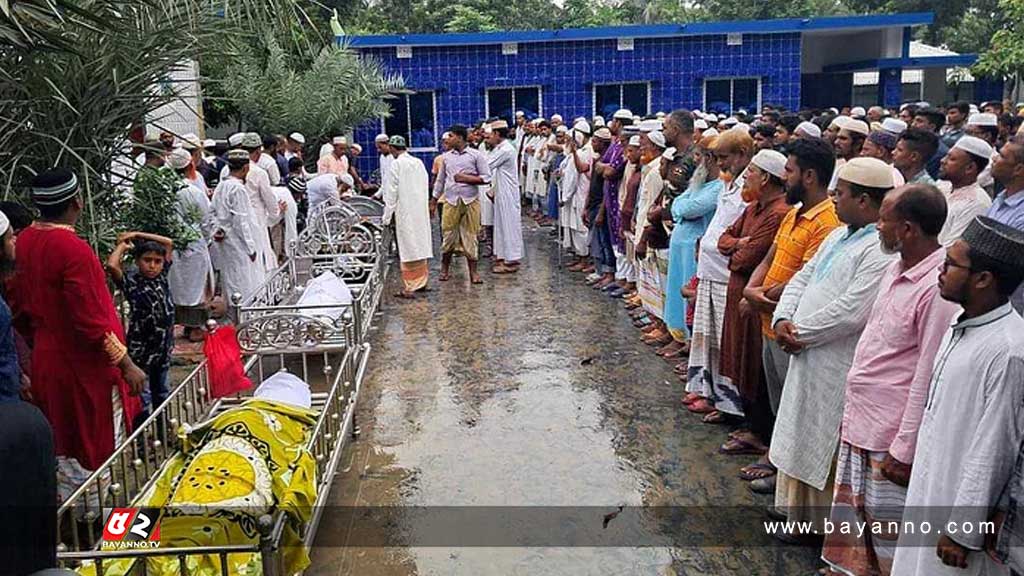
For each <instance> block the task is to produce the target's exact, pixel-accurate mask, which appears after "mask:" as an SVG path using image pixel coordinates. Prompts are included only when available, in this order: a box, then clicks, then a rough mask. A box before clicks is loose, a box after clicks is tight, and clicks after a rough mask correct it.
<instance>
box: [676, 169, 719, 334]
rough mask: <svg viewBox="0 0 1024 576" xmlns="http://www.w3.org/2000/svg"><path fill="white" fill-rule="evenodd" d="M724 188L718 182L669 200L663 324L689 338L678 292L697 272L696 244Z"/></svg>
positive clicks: (684, 309)
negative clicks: (671, 227) (670, 225)
mask: <svg viewBox="0 0 1024 576" xmlns="http://www.w3.org/2000/svg"><path fill="white" fill-rule="evenodd" d="M724 189H725V185H724V184H723V183H722V181H721V180H720V179H716V180H712V181H710V182H705V183H704V185H703V186H701V187H700V188H697V189H696V190H694V189H692V188H691V189H688V190H687V191H686V192H683V193H682V194H680V195H679V196H677V197H676V199H675V200H673V201H672V220H673V221H674V222H675V228H673V229H672V239H671V241H670V242H669V247H668V250H669V257H668V286H666V287H665V323H666V324H668V327H669V329H670V330H672V331H678V332H682V333H684V334H686V335H687V336H689V331H688V330H687V329H686V299H685V298H683V296H682V294H680V293H679V290H680V289H681V288H682V287H683V286H684V285H686V283H687V282H689V281H690V278H692V277H693V275H694V274H696V273H697V241H698V240H700V237H701V236H703V235H704V231H705V230H707V227H708V224H709V223H710V222H711V218H712V217H713V216H714V215H715V206H716V204H717V202H718V195H719V194H721V193H722V190H724Z"/></svg>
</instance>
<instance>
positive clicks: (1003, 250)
mask: <svg viewBox="0 0 1024 576" xmlns="http://www.w3.org/2000/svg"><path fill="white" fill-rule="evenodd" d="M961 239H962V240H963V241H964V242H967V245H968V246H970V247H971V250H975V251H977V252H980V253H982V254H984V255H985V256H988V257H989V258H991V259H993V260H995V261H996V262H1001V263H1003V264H1006V265H1008V266H1013V267H1015V268H1021V267H1024V231H1021V230H1018V229H1016V228H1014V227H1013V226H1008V225H1006V224H1003V223H1002V222H998V221H996V220H993V219H992V218H989V217H988V216H980V215H979V216H975V217H974V220H971V223H970V224H968V225H967V229H966V230H964V233H963V236H961Z"/></svg>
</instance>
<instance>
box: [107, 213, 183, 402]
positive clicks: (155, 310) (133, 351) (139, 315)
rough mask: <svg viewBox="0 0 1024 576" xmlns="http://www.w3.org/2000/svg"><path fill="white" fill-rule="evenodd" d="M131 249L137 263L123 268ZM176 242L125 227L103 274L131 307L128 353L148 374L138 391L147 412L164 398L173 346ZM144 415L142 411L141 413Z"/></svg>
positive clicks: (165, 397) (165, 396) (166, 390)
mask: <svg viewBox="0 0 1024 576" xmlns="http://www.w3.org/2000/svg"><path fill="white" fill-rule="evenodd" d="M129 250H131V251H132V255H133V256H134V257H135V268H133V269H131V270H129V271H128V272H127V273H126V272H125V270H124V269H123V268H122V267H121V265H122V264H121V263H122V260H124V255H125V253H126V252H128V251H129ZM173 251H174V243H173V242H172V241H171V240H170V239H169V238H164V237H163V236H158V235H156V234H146V233H143V232H128V233H126V234H122V235H120V236H119V237H118V239H117V248H115V249H114V251H113V252H112V253H111V254H110V257H109V258H107V273H109V274H110V277H111V278H113V280H114V282H115V283H116V284H117V285H118V286H119V287H120V288H121V290H122V291H123V292H124V295H125V298H126V299H127V300H128V304H129V306H130V307H131V312H130V317H129V319H128V338H127V339H128V355H129V356H130V357H131V359H132V360H133V361H134V362H135V363H136V364H138V366H139V368H141V369H142V370H143V371H144V372H145V373H146V376H147V377H148V381H149V386H148V389H147V390H144V391H143V392H142V401H143V404H144V405H145V415H146V416H148V415H149V414H152V413H153V411H154V410H156V409H157V408H158V407H160V405H161V404H163V402H164V400H166V399H167V394H168V388H167V371H168V368H169V367H170V364H171V348H172V347H173V345H174V302H173V301H172V300H171V288H170V285H169V284H168V282H167V271H168V269H169V268H170V266H171V255H172V253H173ZM144 417H145V416H144Z"/></svg>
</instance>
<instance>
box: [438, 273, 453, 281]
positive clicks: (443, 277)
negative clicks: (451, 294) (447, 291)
mask: <svg viewBox="0 0 1024 576" xmlns="http://www.w3.org/2000/svg"><path fill="white" fill-rule="evenodd" d="M449 278H451V276H450V275H448V274H441V275H440V276H438V277H437V279H438V281H440V282H447V281H448V279H449Z"/></svg>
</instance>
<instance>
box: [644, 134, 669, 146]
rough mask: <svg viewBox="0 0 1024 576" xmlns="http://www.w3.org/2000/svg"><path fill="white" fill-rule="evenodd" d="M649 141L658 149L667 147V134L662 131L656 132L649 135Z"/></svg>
mask: <svg viewBox="0 0 1024 576" xmlns="http://www.w3.org/2000/svg"><path fill="white" fill-rule="evenodd" d="M647 139H648V140H650V141H651V144H654V145H655V146H657V147H658V148H664V147H665V134H664V133H663V132H662V131H661V130H655V131H653V132H648V133H647Z"/></svg>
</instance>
